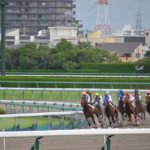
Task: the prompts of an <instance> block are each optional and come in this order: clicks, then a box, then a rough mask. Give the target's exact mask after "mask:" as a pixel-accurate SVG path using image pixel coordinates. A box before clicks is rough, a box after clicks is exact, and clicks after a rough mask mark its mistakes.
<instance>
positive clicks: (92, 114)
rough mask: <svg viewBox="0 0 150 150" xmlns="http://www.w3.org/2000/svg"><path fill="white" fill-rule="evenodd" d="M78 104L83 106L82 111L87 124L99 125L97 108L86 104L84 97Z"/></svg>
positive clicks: (91, 125)
mask: <svg viewBox="0 0 150 150" xmlns="http://www.w3.org/2000/svg"><path fill="white" fill-rule="evenodd" d="M80 104H81V106H82V107H83V113H84V116H85V118H86V120H87V122H88V124H89V126H90V127H100V123H99V121H98V109H95V108H94V107H92V106H90V105H88V103H87V102H86V100H85V99H84V98H81V100H80ZM91 119H92V120H91ZM91 121H92V122H91Z"/></svg>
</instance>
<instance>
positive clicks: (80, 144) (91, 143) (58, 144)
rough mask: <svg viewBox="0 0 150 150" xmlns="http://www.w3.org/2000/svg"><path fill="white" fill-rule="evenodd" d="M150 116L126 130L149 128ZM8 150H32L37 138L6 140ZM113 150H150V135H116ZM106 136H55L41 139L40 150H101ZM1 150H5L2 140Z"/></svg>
mask: <svg viewBox="0 0 150 150" xmlns="http://www.w3.org/2000/svg"><path fill="white" fill-rule="evenodd" d="M149 127H150V116H149V115H148V114H147V115H146V120H145V121H144V122H143V123H142V124H141V125H140V126H136V127H134V126H130V125H129V124H126V126H125V127H124V128H149ZM5 140H6V150H30V149H31V146H32V145H33V143H34V141H35V138H34V137H30V138H28V137H27V138H6V139H5ZM111 141H112V142H111V149H112V150H150V135H115V136H113V137H112V138H111ZM103 143H104V136H102V135H96V136H94V135H92V136H87V135H86V136H55V137H43V138H42V139H40V150H100V149H101V146H102V145H103ZM0 150H4V145H3V139H2V138H0Z"/></svg>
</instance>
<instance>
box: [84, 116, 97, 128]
mask: <svg viewBox="0 0 150 150" xmlns="http://www.w3.org/2000/svg"><path fill="white" fill-rule="evenodd" d="M86 120H87V122H88V125H89V127H91V128H93V127H94V126H95V125H94V122H93V119H92V118H91V117H88V118H87V119H86Z"/></svg>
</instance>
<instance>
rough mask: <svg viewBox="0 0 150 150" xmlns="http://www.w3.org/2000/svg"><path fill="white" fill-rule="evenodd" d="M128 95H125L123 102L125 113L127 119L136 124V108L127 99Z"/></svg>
mask: <svg viewBox="0 0 150 150" xmlns="http://www.w3.org/2000/svg"><path fill="white" fill-rule="evenodd" d="M129 99H130V96H129V95H128V94H126V95H125V98H124V103H125V113H126V114H127V116H128V119H129V121H130V122H131V123H132V124H133V123H134V121H135V123H136V125H137V123H138V113H137V110H136V107H135V106H134V105H133V104H132V102H131V101H130V100H129ZM132 115H133V116H134V120H133V118H132Z"/></svg>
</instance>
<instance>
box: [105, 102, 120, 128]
mask: <svg viewBox="0 0 150 150" xmlns="http://www.w3.org/2000/svg"><path fill="white" fill-rule="evenodd" d="M105 114H106V116H107V118H108V121H109V124H110V126H111V127H113V124H114V123H118V124H119V125H120V122H119V117H118V109H117V107H115V106H112V104H110V103H108V104H107V105H106V106H105Z"/></svg>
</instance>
